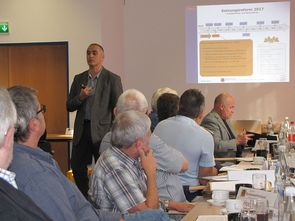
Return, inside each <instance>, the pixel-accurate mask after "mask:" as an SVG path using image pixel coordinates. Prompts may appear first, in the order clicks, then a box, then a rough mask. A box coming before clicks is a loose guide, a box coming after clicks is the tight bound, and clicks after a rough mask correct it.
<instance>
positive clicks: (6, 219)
mask: <svg viewBox="0 0 295 221" xmlns="http://www.w3.org/2000/svg"><path fill="white" fill-rule="evenodd" d="M0 220H1V221H14V220H15V221H16V220H18V221H19V220H25V221H27V220H30V221H34V220H36V221H37V220H38V221H39V220H51V219H50V218H49V217H48V216H47V215H46V214H45V213H44V212H43V211H42V210H41V209H40V208H39V207H38V206H36V204H35V203H34V202H33V201H32V200H31V199H30V198H29V197H28V196H27V195H25V194H24V193H23V192H21V191H19V190H17V189H15V188H14V187H13V186H11V185H10V184H9V183H7V182H6V181H5V180H3V179H2V178H0Z"/></svg>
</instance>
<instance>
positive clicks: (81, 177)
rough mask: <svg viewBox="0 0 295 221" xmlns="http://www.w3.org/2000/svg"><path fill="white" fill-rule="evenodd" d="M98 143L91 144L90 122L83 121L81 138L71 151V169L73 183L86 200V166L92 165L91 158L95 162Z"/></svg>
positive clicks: (87, 186)
mask: <svg viewBox="0 0 295 221" xmlns="http://www.w3.org/2000/svg"><path fill="white" fill-rule="evenodd" d="M100 143H101V141H99V142H98V143H95V144H93V143H92V139H91V122H90V121H89V120H85V121H84V127H83V133H82V137H81V139H80V141H79V143H78V145H74V146H73V149H72V159H71V167H72V170H73V175H74V179H75V183H76V185H77V187H78V188H79V190H80V191H81V193H82V194H83V195H84V196H85V198H86V199H87V198H88V190H89V178H88V165H89V164H91V163H92V157H94V160H95V162H96V161H97V159H98V157H99V146H100Z"/></svg>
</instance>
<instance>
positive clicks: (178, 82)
mask: <svg viewBox="0 0 295 221" xmlns="http://www.w3.org/2000/svg"><path fill="white" fill-rule="evenodd" d="M230 1H231V2H236V3H237V2H241V0H238V1H236V0H227V1H225V0H215V2H217V3H220V4H222V3H228V2H230ZM211 2H213V1H212V0H199V1H197V0H181V1H180V0H149V1H146V0H126V4H125V14H124V16H125V33H124V36H125V37H124V38H125V49H126V50H125V84H126V88H130V87H134V88H138V89H139V90H141V91H143V92H144V94H146V96H147V98H148V99H150V97H151V95H152V93H153V91H154V90H155V89H157V88H159V87H163V86H169V87H172V88H174V89H176V90H177V91H178V93H179V94H181V93H182V92H183V91H184V90H186V89H188V88H198V89H200V90H201V91H202V92H203V93H204V95H205V97H206V111H210V110H211V108H212V105H213V100H214V98H215V96H216V95H217V94H219V93H220V92H223V91H227V92H229V93H231V94H233V95H234V96H235V97H236V113H235V115H234V118H235V119H261V120H262V121H266V120H267V117H268V116H272V117H273V119H274V120H275V121H280V120H282V119H283V117H284V116H289V117H290V119H292V120H295V102H293V100H294V98H293V96H294V94H295V79H294V74H295V64H294V63H295V62H294V61H295V60H294V58H295V53H294V52H295V47H294V46H295V45H294V41H292V45H291V83H278V84H273V83H272V84H271V83H264V84H187V83H186V79H185V20H184V19H185V7H186V6H188V5H196V4H197V3H203V4H204V3H208V4H209V3H211ZM248 2H251V1H248ZM252 2H255V1H254V0H252ZM256 2H257V1H256ZM291 8H292V9H291V12H294V11H295V5H294V0H292V1H291ZM212 16H214V15H212ZM294 18H295V17H294V13H292V16H291V22H292V25H291V26H292V27H291V33H292V34H291V36H292V37H291V40H292V39H294V38H295V33H294V31H295V28H294V26H295V22H294V21H295V19H294Z"/></svg>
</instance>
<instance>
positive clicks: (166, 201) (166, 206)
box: [160, 200, 169, 212]
mask: <svg viewBox="0 0 295 221" xmlns="http://www.w3.org/2000/svg"><path fill="white" fill-rule="evenodd" d="M160 203H161V204H162V207H164V208H163V209H164V210H165V211H166V212H168V207H169V200H160Z"/></svg>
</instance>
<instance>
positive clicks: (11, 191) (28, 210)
mask: <svg viewBox="0 0 295 221" xmlns="http://www.w3.org/2000/svg"><path fill="white" fill-rule="evenodd" d="M0 110H1V112H0V121H1V125H0V220H2V221H6V220H7V221H8V220H9V221H14V220H51V219H50V218H49V217H48V216H47V215H46V214H45V213H44V212H43V211H42V210H41V209H40V208H39V207H38V206H37V205H36V204H35V203H34V202H33V201H32V200H31V199H30V198H29V197H28V196H27V195H25V194H24V193H23V192H21V191H19V190H18V189H17V185H16V182H15V173H12V172H11V171H9V170H7V168H8V166H9V165H10V163H11V160H12V153H13V152H12V149H13V134H14V124H15V122H16V110H15V107H14V104H13V102H12V100H11V98H10V96H9V94H8V92H7V91H6V90H5V89H0Z"/></svg>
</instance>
